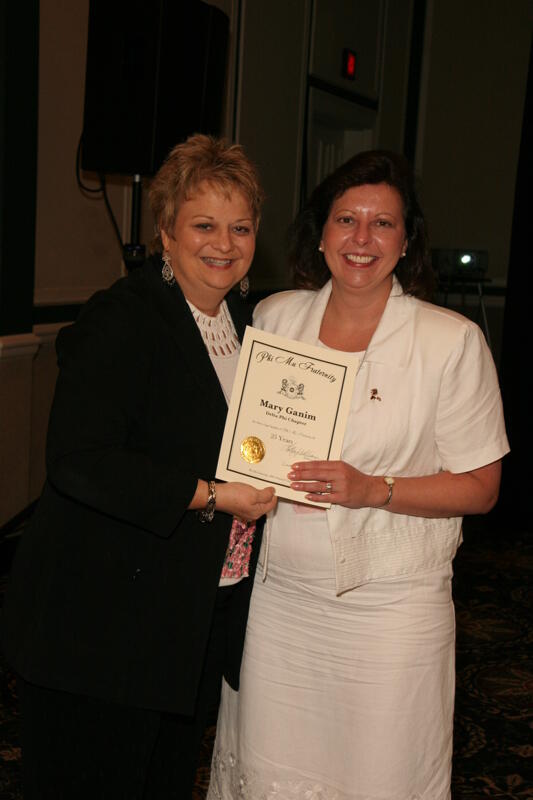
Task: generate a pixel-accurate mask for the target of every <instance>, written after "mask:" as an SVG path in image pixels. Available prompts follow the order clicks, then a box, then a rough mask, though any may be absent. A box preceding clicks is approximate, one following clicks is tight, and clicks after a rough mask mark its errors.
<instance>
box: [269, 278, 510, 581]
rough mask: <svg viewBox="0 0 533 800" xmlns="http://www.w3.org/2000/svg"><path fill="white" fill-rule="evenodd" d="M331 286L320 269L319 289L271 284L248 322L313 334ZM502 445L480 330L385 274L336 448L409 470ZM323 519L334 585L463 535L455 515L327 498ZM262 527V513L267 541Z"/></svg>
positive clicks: (314, 340) (311, 338)
mask: <svg viewBox="0 0 533 800" xmlns="http://www.w3.org/2000/svg"><path fill="white" fill-rule="evenodd" d="M330 293H331V282H330V281H329V282H328V283H327V284H326V285H325V286H324V287H323V288H322V289H321V290H319V291H316V292H315V291H289V292H281V293H279V294H275V295H272V296H271V297H268V298H267V299H266V300H263V301H262V302H261V303H259V304H258V306H257V308H256V310H255V314H254V325H255V326H256V327H258V328H261V329H262V330H266V331H269V332H271V333H277V334H279V335H282V336H286V337H288V338H291V339H297V340H299V341H303V342H308V343H310V344H313V345H317V344H319V331H320V325H321V322H322V317H323V315H324V311H325V309H326V305H327V302H328V300H329V296H330ZM374 390H377V391H374ZM373 395H374V397H373ZM371 398H372V399H371ZM508 450H509V445H508V442H507V437H506V434H505V426H504V421H503V411H502V405H501V398H500V392H499V387H498V378H497V375H496V370H495V367H494V363H493V360H492V356H491V354H490V351H489V349H488V347H487V344H486V342H485V339H484V337H483V334H482V332H481V331H480V329H479V328H478V326H477V325H475V324H474V323H473V322H471V321H470V320H468V319H466V318H465V317H462V316H461V315H459V314H456V313H454V312H452V311H449V310H448V309H444V308H440V307H439V306H434V305H431V304H430V303H426V302H423V301H421V300H417V299H416V298H414V297H411V296H409V295H406V294H404V293H403V292H402V289H401V287H400V284H399V283H398V281H397V280H396V278H394V282H393V287H392V291H391V294H390V297H389V299H388V301H387V305H386V307H385V311H384V312H383V316H382V318H381V320H380V323H379V325H378V328H377V330H376V332H375V333H374V336H373V337H372V341H371V342H370V345H369V346H368V349H367V351H366V354H365V357H364V361H363V364H362V366H361V368H360V370H359V373H358V375H357V378H356V381H355V388H354V393H353V398H352V406H351V411H350V416H349V420H348V426H347V431H346V435H345V439H344V444H343V450H342V459H343V460H344V461H346V462H348V463H349V464H352V465H353V466H354V467H357V469H359V470H361V471H362V472H364V473H367V474H370V475H393V476H403V477H408V476H422V475H432V474H435V473H437V472H439V471H440V470H449V471H451V472H467V471H469V470H473V469H477V468H478V467H482V466H484V465H486V464H489V463H491V462H493V461H496V460H497V459H499V458H501V457H502V456H503V455H505V453H507V452H508ZM281 502H284V501H281ZM327 520H328V528H329V532H330V536H331V542H332V547H333V552H334V558H335V575H336V586H337V594H341V593H342V592H345V591H347V590H349V589H353V588H355V587H356V586H359V585H361V584H363V583H368V582H369V581H373V580H377V579H380V578H387V577H395V576H400V575H411V574H414V573H416V572H419V571H422V570H429V569H432V568H437V567H440V566H442V565H444V564H445V563H446V562H448V561H450V560H451V559H452V558H453V557H454V555H455V552H456V550H457V547H458V545H459V544H460V541H461V518H460V517H453V518H446V519H427V518H424V517H412V516H408V515H404V514H394V513H391V512H389V511H387V510H385V509H376V508H361V509H348V508H344V507H343V506H335V505H332V507H331V509H330V510H328V512H327ZM270 522H271V520H270ZM269 530H270V525H269V523H268V522H267V530H266V540H267V541H266V550H267V552H268V537H269ZM265 570H266V564H265Z"/></svg>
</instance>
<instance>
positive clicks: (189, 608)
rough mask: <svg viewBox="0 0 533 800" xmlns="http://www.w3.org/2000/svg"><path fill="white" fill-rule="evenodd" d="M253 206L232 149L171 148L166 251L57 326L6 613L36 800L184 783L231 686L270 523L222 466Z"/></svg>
mask: <svg viewBox="0 0 533 800" xmlns="http://www.w3.org/2000/svg"><path fill="white" fill-rule="evenodd" d="M261 200H262V191H261V188H260V184H259V180H258V176H257V173H256V170H255V168H254V166H253V164H252V163H251V162H250V161H249V159H248V158H247V157H246V155H245V154H244V152H243V150H242V148H241V147H239V146H237V145H230V144H228V143H227V142H224V141H221V140H217V139H213V138H210V137H206V136H200V135H197V136H193V137H191V138H190V139H189V140H188V141H186V142H185V143H183V144H180V145H178V146H177V147H175V148H174V149H173V150H172V152H171V153H170V155H169V157H168V159H167V160H166V162H165V163H164V164H163V166H162V167H161V169H160V170H159V172H158V174H157V175H156V176H155V178H154V180H153V182H152V185H151V189H150V201H151V205H152V209H153V212H154V216H155V220H156V225H157V231H158V243H159V246H160V248H161V251H162V252H160V253H157V254H155V255H153V256H152V257H151V258H150V259H148V261H147V263H146V264H145V265H144V266H143V267H142V268H139V269H138V270H135V271H134V272H132V273H131V274H130V275H129V276H128V277H126V278H124V279H122V280H120V281H118V282H117V283H115V284H114V285H113V286H112V287H111V288H110V289H108V290H106V291H103V292H99V293H97V294H96V295H95V296H94V297H93V298H91V300H89V302H88V303H87V305H86V306H85V308H84V309H83V310H82V312H81V313H80V316H79V319H78V320H77V322H76V323H75V324H74V325H73V326H70V327H68V328H65V329H63V330H62V331H61V332H60V334H59V336H58V340H57V352H58V359H59V377H58V382H57V388H56V393H55V398H54V403H53V408H52V412H51V417H50V425H49V433H48V444H47V468H48V479H47V482H46V486H45V489H44V492H43V495H42V498H41V500H40V503H39V506H38V509H37V511H36V513H35V515H34V517H33V519H32V521H31V524H30V525H29V527H28V529H27V530H26V531H25V533H24V536H23V538H22V541H21V544H20V546H19V549H18V552H17V554H16V559H15V563H14V566H13V570H12V575H11V583H10V587H9V590H8V593H7V598H6V604H5V609H4V613H3V621H2V638H3V645H4V649H5V652H6V655H7V657H8V659H9V661H10V663H11V664H12V665H13V667H14V669H15V670H16V671H17V673H18V675H19V677H20V682H19V686H20V694H21V706H22V720H23V763H24V796H25V798H26V800H32V798H54V800H55V798H61V799H62V800H65V798H72V800H81V799H82V798H91V800H94V798H113V800H118V798H127V800H135V798H138V800H141V798H144V799H146V798H150V799H152V798H172V797H175V798H186V797H188V796H190V794H191V789H192V782H193V776H194V770H195V764H196V758H197V753H198V749H199V745H200V741H201V737H202V733H203V729H204V726H205V723H206V718H207V715H208V713H209V712H211V711H212V710H213V708H214V707H216V704H217V703H218V691H219V686H220V682H221V676H222V675H224V676H225V678H226V680H227V681H228V682H229V684H230V685H232V686H233V687H234V688H237V686H238V678H239V667H240V659H241V651H242V643H243V638H244V628H245V623H246V616H247V611H248V603H249V596H250V590H251V581H252V577H253V573H254V570H255V562H256V558H257V547H258V544H259V540H260V527H261V525H260V523H259V522H256V523H255V524H246V523H245V522H243V520H246V522H247V523H249V522H250V521H254V520H255V521H258V520H259V519H260V518H261V517H262V515H263V514H265V512H267V511H269V510H271V509H272V508H273V507H274V505H275V502H276V500H275V498H274V491H273V489H271V488H266V489H263V490H261V491H259V490H257V489H255V488H252V487H251V486H248V485H246V484H241V483H226V484H220V483H217V482H215V480H214V474H215V469H216V463H217V457H218V451H219V446H220V440H221V436H222V432H223V428H224V423H225V417H226V410H227V400H228V397H229V395H230V392H231V385H232V381H233V377H234V373H235V368H236V363H237V359H238V355H239V349H240V340H241V337H242V335H243V332H244V328H245V325H246V323H247V322H248V321H249V320H250V313H249V311H248V309H247V307H246V306H245V304H244V303H243V302H242V300H241V299H240V298H239V297H238V295H237V294H235V293H230V290H231V289H232V288H233V287H235V286H238V285H239V283H240V284H242V285H243V287H244V283H245V282H246V280H247V273H248V270H249V268H250V265H251V263H252V258H253V255H254V247H255V238H256V232H257V226H258V223H259V214H260V206H261ZM256 524H257V527H256Z"/></svg>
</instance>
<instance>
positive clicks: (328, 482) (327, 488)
mask: <svg viewBox="0 0 533 800" xmlns="http://www.w3.org/2000/svg"><path fill="white" fill-rule="evenodd" d="M332 491H333V486H332V484H331V482H330V481H327V482H326V493H327V494H331V492H332Z"/></svg>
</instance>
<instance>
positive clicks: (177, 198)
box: [148, 134, 264, 252]
mask: <svg viewBox="0 0 533 800" xmlns="http://www.w3.org/2000/svg"><path fill="white" fill-rule="evenodd" d="M203 181H207V182H208V183H209V184H210V185H211V186H213V188H215V189H217V190H218V191H220V192H222V194H224V195H225V196H226V197H229V196H230V195H231V193H232V192H234V191H236V190H237V191H239V192H241V193H242V194H243V195H244V197H245V198H246V199H247V201H248V202H249V204H250V209H251V212H252V218H253V221H254V225H255V228H256V230H257V227H258V225H259V219H260V216H261V205H262V203H263V199H264V193H263V189H262V187H261V183H260V180H259V174H258V172H257V169H256V167H255V165H254V164H253V163H252V161H250V159H249V158H248V156H247V155H246V154H245V152H244V150H243V148H242V147H241V145H239V144H231V143H230V142H228V141H227V140H226V139H216V138H215V137H213V136H205V135H203V134H195V135H194V136H190V137H189V138H188V139H187V141H185V142H183V143H182V144H178V145H176V147H174V148H173V149H172V150H171V151H170V153H169V154H168V156H167V158H166V159H165V161H164V162H163V164H162V166H161V167H160V169H159V170H158V172H157V173H156V175H155V176H154V178H153V180H152V183H151V186H150V189H149V192H148V197H149V200H150V208H151V209H152V213H153V215H154V219H155V225H156V236H155V239H154V240H153V242H152V250H153V251H156V252H160V251H161V250H162V249H163V247H162V243H161V236H160V231H161V230H163V231H165V233H167V234H168V235H169V236H171V235H172V231H173V229H174V223H175V221H176V215H177V213H178V209H179V207H180V205H181V203H182V202H183V201H184V200H187V199H189V198H190V197H191V196H192V195H193V194H194V193H195V191H196V190H197V189H198V186H199V185H200V184H201V183H202V182H203Z"/></svg>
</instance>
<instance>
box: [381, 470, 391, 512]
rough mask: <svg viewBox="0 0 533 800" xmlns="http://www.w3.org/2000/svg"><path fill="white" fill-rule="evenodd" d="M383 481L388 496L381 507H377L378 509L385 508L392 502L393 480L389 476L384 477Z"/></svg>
mask: <svg viewBox="0 0 533 800" xmlns="http://www.w3.org/2000/svg"><path fill="white" fill-rule="evenodd" d="M383 480H384V481H385V483H386V484H387V486H388V487H389V496H388V497H387V499H386V500H385V502H384V503H383V504H382V505H381V506H378V508H385V507H386V506H388V505H390V502H391V500H392V489H393V486H394V483H395V481H394V478H391V476H390V475H384V476H383Z"/></svg>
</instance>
